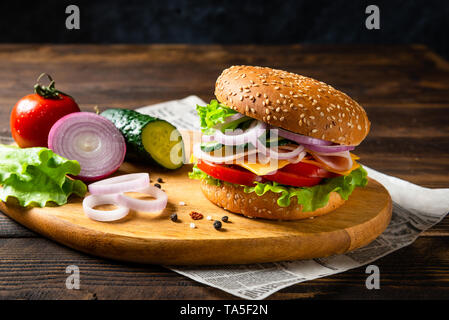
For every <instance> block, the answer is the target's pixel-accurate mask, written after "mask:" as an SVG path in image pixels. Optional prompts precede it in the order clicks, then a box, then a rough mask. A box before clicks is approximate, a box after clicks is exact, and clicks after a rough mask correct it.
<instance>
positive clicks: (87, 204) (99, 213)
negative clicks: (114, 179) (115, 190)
mask: <svg viewBox="0 0 449 320" xmlns="http://www.w3.org/2000/svg"><path fill="white" fill-rule="evenodd" d="M100 204H114V205H116V206H118V208H117V209H115V210H111V211H103V210H96V209H94V207H95V206H98V205H100ZM83 210H84V213H85V214H86V216H88V217H89V218H90V219H92V220H96V221H102V222H107V221H116V220H120V219H122V218H123V217H125V216H126V215H127V214H128V212H129V208H127V207H124V206H121V205H120V204H119V203H118V202H117V200H116V197H115V195H110V194H105V195H90V196H87V197H85V198H84V200H83Z"/></svg>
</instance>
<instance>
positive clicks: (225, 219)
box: [221, 216, 229, 222]
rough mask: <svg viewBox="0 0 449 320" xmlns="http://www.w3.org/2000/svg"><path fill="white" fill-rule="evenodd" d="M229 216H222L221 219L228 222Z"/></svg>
mask: <svg viewBox="0 0 449 320" xmlns="http://www.w3.org/2000/svg"><path fill="white" fill-rule="evenodd" d="M228 219H229V218H228V216H223V217H222V218H221V221H223V222H228Z"/></svg>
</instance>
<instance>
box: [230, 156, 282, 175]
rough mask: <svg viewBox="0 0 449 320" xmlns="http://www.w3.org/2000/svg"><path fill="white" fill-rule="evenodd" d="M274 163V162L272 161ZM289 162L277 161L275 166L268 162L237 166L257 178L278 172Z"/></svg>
mask: <svg viewBox="0 0 449 320" xmlns="http://www.w3.org/2000/svg"><path fill="white" fill-rule="evenodd" d="M273 162H275V161H273ZM289 163H290V162H288V161H287V160H278V161H277V165H274V164H271V163H270V162H268V163H267V164H262V163H237V165H239V166H241V167H243V168H245V169H247V170H249V171H251V172H253V173H255V174H257V175H258V176H264V175H267V174H269V173H270V172H273V171H276V170H279V169H281V168H283V167H285V166H286V165H288V164H289Z"/></svg>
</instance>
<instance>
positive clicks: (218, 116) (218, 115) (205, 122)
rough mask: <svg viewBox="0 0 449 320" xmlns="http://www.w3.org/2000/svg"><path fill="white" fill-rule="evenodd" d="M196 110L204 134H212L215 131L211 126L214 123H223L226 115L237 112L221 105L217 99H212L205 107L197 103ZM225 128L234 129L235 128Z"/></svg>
mask: <svg viewBox="0 0 449 320" xmlns="http://www.w3.org/2000/svg"><path fill="white" fill-rule="evenodd" d="M196 111H197V112H198V116H199V117H200V124H201V130H202V131H203V132H204V133H206V134H212V133H213V131H215V129H214V128H213V127H214V126H215V125H217V124H220V123H224V122H225V120H226V118H227V117H230V116H232V115H233V114H236V113H237V111H234V110H232V109H230V108H228V107H226V106H225V105H222V104H221V103H219V102H218V101H217V100H212V101H211V102H210V103H209V104H208V105H207V106H205V107H203V106H199V105H197V106H196ZM236 125H238V123H237V124H236ZM227 129H232V130H234V129H235V128H227Z"/></svg>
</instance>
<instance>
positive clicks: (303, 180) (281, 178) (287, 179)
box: [263, 170, 321, 187]
mask: <svg viewBox="0 0 449 320" xmlns="http://www.w3.org/2000/svg"><path fill="white" fill-rule="evenodd" d="M263 178H264V179H267V180H270V181H275V182H277V183H280V184H285V185H288V186H293V187H311V186H314V185H317V184H318V183H319V182H320V181H321V178H317V177H306V176H300V175H298V174H295V173H291V172H284V171H281V170H278V171H276V173H274V174H270V175H266V176H263Z"/></svg>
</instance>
